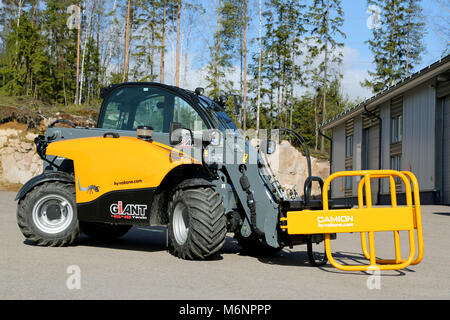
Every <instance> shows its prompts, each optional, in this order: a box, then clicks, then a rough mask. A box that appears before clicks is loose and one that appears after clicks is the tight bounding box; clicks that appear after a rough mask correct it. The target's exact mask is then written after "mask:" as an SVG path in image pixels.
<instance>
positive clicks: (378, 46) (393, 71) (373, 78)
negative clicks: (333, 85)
mask: <svg viewBox="0 0 450 320" xmlns="http://www.w3.org/2000/svg"><path fill="white" fill-rule="evenodd" d="M368 4H369V5H376V6H378V7H379V8H380V9H381V17H380V18H381V23H380V26H381V27H380V28H379V29H377V28H374V29H373V30H372V38H371V39H370V40H368V41H367V43H368V44H369V48H370V49H371V51H372V53H373V56H374V64H375V70H374V71H369V76H370V79H368V80H366V81H365V82H364V83H363V85H364V86H366V87H369V88H372V90H373V91H374V93H376V92H379V91H382V90H383V89H385V88H386V86H392V85H394V84H395V83H396V82H397V81H399V80H402V79H404V78H405V77H406V76H407V75H409V74H410V73H411V70H413V69H414V65H415V64H417V63H418V62H420V57H421V55H422V54H423V51H424V45H423V37H424V24H423V17H422V9H421V7H420V4H419V1H417V0H389V1H381V0H368Z"/></svg>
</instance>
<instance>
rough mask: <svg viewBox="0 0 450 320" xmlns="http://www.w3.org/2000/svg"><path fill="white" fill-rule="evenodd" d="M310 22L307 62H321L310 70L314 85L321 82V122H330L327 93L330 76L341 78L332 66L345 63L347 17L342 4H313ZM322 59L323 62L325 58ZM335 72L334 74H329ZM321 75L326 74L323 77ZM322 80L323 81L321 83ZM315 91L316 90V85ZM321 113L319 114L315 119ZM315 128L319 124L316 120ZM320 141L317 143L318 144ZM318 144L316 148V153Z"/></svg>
mask: <svg viewBox="0 0 450 320" xmlns="http://www.w3.org/2000/svg"><path fill="white" fill-rule="evenodd" d="M308 18H309V21H310V37H309V38H308V52H309V59H308V61H309V62H310V63H312V62H313V61H314V60H316V59H319V58H320V60H321V61H320V64H319V66H318V68H313V69H312V70H311V74H312V81H313V82H314V83H317V82H318V81H320V82H321V86H322V89H321V91H322V95H323V97H322V99H321V102H322V122H325V121H326V119H327V99H326V95H327V90H328V77H329V75H330V73H333V72H334V73H335V74H336V73H337V74H339V73H340V72H339V70H338V69H337V68H334V70H333V71H332V70H330V69H331V68H332V65H334V66H338V65H339V64H340V63H341V62H342V51H340V50H339V49H340V48H342V47H343V46H344V44H343V42H340V41H339V39H342V38H345V34H344V33H343V32H342V30H341V29H342V26H343V24H344V13H343V10H342V5H341V1H340V0H314V1H313V4H312V5H311V6H310V7H309V13H308ZM322 56H323V58H322ZM330 71H332V72H330ZM320 74H323V76H322V77H320ZM320 78H321V80H319V79H320ZM313 87H316V90H317V86H316V85H314V84H313ZM317 114H318V113H317V112H316V115H317ZM315 122H316V124H317V123H318V121H317V119H316V121H315ZM317 138H318V126H317V125H316V139H317ZM316 141H317V140H316ZM317 147H318V146H317V143H316V146H315V148H316V149H317ZM324 148H325V140H324V138H323V137H322V139H321V144H320V150H321V151H322V152H324Z"/></svg>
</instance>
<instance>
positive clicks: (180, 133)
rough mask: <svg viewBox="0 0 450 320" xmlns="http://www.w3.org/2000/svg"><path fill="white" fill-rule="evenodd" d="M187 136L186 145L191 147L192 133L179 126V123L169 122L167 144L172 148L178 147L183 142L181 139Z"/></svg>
mask: <svg viewBox="0 0 450 320" xmlns="http://www.w3.org/2000/svg"><path fill="white" fill-rule="evenodd" d="M185 136H189V139H190V143H186V145H191V144H192V143H193V140H194V139H193V135H192V131H191V130H189V129H186V128H183V127H182V126H181V123H179V122H171V123H170V128H169V143H170V144H171V145H173V146H176V145H179V144H180V143H182V142H183V137H185Z"/></svg>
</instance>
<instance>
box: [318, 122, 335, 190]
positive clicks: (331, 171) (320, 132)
mask: <svg viewBox="0 0 450 320" xmlns="http://www.w3.org/2000/svg"><path fill="white" fill-rule="evenodd" d="M319 135H321V136H322V137H324V138H325V139H327V140H328V141H330V176H331V174H332V173H333V170H332V169H331V168H332V165H333V139H332V138H330V137H328V136H326V135H325V134H324V133H323V132H322V130H320V129H319ZM331 188H332V184H330V196H331V195H332V192H331ZM329 198H330V197H329Z"/></svg>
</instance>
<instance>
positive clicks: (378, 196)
mask: <svg viewBox="0 0 450 320" xmlns="http://www.w3.org/2000/svg"><path fill="white" fill-rule="evenodd" d="M364 110H365V111H366V113H367V114H369V115H371V116H372V117H374V118H376V119H378V121H379V123H380V128H379V131H380V132H379V134H378V140H379V142H378V170H381V142H382V141H383V139H382V136H381V134H382V132H383V121H382V120H381V118H380V116H377V115H376V114H375V113H373V112H371V111H369V110H367V106H366V105H364ZM380 195H381V179H378V192H377V205H379V204H380Z"/></svg>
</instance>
